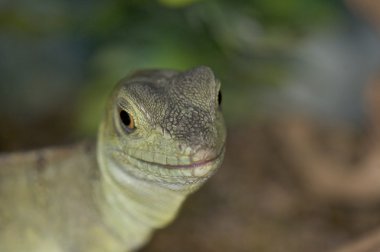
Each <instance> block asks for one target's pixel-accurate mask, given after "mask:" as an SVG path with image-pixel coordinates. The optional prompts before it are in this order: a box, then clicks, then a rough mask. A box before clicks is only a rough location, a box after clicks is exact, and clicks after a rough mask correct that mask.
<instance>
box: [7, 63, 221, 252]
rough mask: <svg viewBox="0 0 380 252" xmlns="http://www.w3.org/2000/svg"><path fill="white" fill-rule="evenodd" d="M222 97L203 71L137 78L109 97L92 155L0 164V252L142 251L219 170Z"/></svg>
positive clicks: (84, 148)
mask: <svg viewBox="0 0 380 252" xmlns="http://www.w3.org/2000/svg"><path fill="white" fill-rule="evenodd" d="M219 90H220V83H219V81H217V80H216V79H215V78H214V75H213V73H212V71H211V70H210V69H209V68H207V67H198V68H194V69H192V70H190V71H187V72H183V73H180V72H176V71H171V70H151V71H141V72H137V73H135V74H134V75H132V76H130V77H129V78H126V79H124V80H122V81H121V82H120V83H119V85H118V86H117V87H116V88H115V90H114V92H113V93H112V95H111V97H110V99H109V103H108V106H107V109H106V114H105V117H104V120H103V121H102V123H101V126H100V129H99V135H98V143H97V148H95V147H94V146H93V144H91V143H82V144H78V145H75V146H71V147H70V148H67V147H66V148H56V149H46V150H40V151H34V152H28V153H19V154H9V155H3V156H0V251H7V252H21V251H38V252H45V251H46V252H47V251H49V252H55V251H62V252H63V251H65V252H66V251H73V252H77V251H86V252H88V251H90V252H98V251H99V252H100V251H101V252H105V251H109V252H125V251H133V250H135V249H138V248H139V247H141V246H142V245H143V244H145V243H146V242H147V241H148V240H149V237H150V236H151V233H152V231H153V230H154V229H156V228H162V227H164V226H166V225H167V224H168V223H170V222H171V221H172V220H173V219H174V217H175V216H176V214H177V212H178V210H179V208H180V206H181V204H182V202H183V201H184V200H185V198H186V196H187V195H188V194H190V193H191V192H193V191H195V190H196V189H198V188H199V187H200V186H201V185H202V184H203V183H204V182H205V181H206V180H207V179H208V178H209V177H210V176H211V175H212V174H213V173H214V172H215V170H216V169H217V168H218V167H219V166H220V164H221V162H222V159H223V155H224V150H225V148H224V144H225V138H226V131H225V126H224V122H223V117H222V113H221V110H220V105H219V104H218V98H219V99H220V97H218V93H219ZM128 116H129V117H128ZM126 118H127V119H126Z"/></svg>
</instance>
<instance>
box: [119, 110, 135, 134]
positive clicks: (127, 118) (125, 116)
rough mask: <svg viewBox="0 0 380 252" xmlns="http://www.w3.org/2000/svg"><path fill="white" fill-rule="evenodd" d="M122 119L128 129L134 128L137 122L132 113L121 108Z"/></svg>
mask: <svg viewBox="0 0 380 252" xmlns="http://www.w3.org/2000/svg"><path fill="white" fill-rule="evenodd" d="M119 116H120V121H121V122H122V124H123V125H124V127H125V128H126V130H127V131H130V130H133V129H134V128H135V122H134V121H133V117H132V115H131V114H130V113H128V112H127V111H125V110H121V111H120V113H119Z"/></svg>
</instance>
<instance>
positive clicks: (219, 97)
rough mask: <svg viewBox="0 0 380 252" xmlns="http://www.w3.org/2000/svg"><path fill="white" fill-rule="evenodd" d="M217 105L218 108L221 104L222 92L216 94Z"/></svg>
mask: <svg viewBox="0 0 380 252" xmlns="http://www.w3.org/2000/svg"><path fill="white" fill-rule="evenodd" d="M218 104H219V106H220V105H221V104H222V92H221V91H219V92H218Z"/></svg>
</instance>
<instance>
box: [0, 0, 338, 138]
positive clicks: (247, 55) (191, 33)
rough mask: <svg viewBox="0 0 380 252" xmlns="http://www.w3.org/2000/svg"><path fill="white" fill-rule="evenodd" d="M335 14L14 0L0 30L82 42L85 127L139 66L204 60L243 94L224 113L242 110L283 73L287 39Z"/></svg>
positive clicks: (231, 4) (203, 3)
mask: <svg viewBox="0 0 380 252" xmlns="http://www.w3.org/2000/svg"><path fill="white" fill-rule="evenodd" d="M340 12H341V9H340V8H339V5H338V4H336V2H335V1H328V0H319V1H308V0H286V1H268V0H254V1H245V0H244V1H243V0H236V1H227V0H220V1H217V0H156V1H148V0H128V1H122V0H114V1H100V0H94V1H86V0H80V1H63V0H49V1H48V0H41V1H39V2H35V1H33V2H30V1H27V0H19V1H14V2H12V3H8V4H4V6H2V8H1V6H0V34H7V36H10V37H17V39H20V37H21V39H23V40H28V39H34V40H36V39H37V40H41V41H42V40H46V39H50V38H52V37H54V38H57V37H59V38H61V39H62V40H68V41H77V42H78V43H81V44H82V45H83V46H82V47H81V48H83V51H78V53H77V54H78V58H80V57H82V58H81V60H82V61H83V62H85V64H86V65H85V66H84V69H86V72H85V73H84V74H85V76H87V77H86V78H87V84H86V85H87V86H86V89H85V91H84V92H83V93H84V94H87V95H86V96H85V98H83V99H81V100H82V101H83V102H82V107H83V110H82V111H80V112H79V114H80V115H79V116H78V117H79V118H83V119H82V126H83V127H82V128H83V129H85V131H87V132H92V131H94V130H95V125H97V120H98V117H99V115H98V114H97V113H94V112H93V111H97V109H98V107H99V106H100V105H101V103H99V102H98V101H100V100H102V99H104V98H103V97H104V96H105V95H106V94H107V93H108V92H107V91H108V90H109V89H110V86H112V85H113V84H114V83H115V81H117V80H118V79H119V78H121V77H123V76H124V75H125V74H127V73H128V72H130V71H133V70H134V69H137V68H141V67H149V68H154V67H161V68H162V67H167V68H176V69H184V68H189V67H192V66H194V65H199V64H202V65H209V66H211V67H212V68H213V69H214V70H215V71H216V74H217V75H218V76H219V77H220V78H221V79H222V82H223V85H224V86H225V88H226V90H234V91H235V92H240V94H241V96H242V97H243V99H246V102H245V103H244V104H243V103H241V102H236V101H237V100H236V101H235V99H236V97H239V95H238V93H236V94H234V95H231V99H233V100H228V99H226V103H229V105H227V106H228V107H229V108H231V109H226V110H227V111H226V112H227V117H229V116H230V115H232V114H234V113H233V111H237V110H239V111H244V110H247V104H249V103H250V100H252V99H253V96H252V95H251V94H252V93H253V89H254V88H256V87H257V86H260V85H277V84H278V83H279V81H280V80H281V79H282V78H284V76H285V75H286V72H287V71H286V66H287V63H288V62H289V61H290V60H291V59H290V57H289V55H290V54H289V52H291V51H292V50H293V47H294V45H295V44H296V43H295V42H296V41H297V40H299V39H302V36H303V35H304V34H307V33H308V32H310V29H315V28H316V27H318V26H321V25H326V24H329V23H331V22H334V20H336V19H337V18H339V13H340ZM0 43H1V41H0ZM65 71H66V69H62V74H63V75H64V74H67V73H66V72H65ZM227 98H228V95H227ZM238 104H241V105H238ZM248 107H249V106H248ZM248 110H251V109H248ZM89 111H92V112H91V113H90V112H89ZM99 114H101V113H99ZM88 115H90V116H88Z"/></svg>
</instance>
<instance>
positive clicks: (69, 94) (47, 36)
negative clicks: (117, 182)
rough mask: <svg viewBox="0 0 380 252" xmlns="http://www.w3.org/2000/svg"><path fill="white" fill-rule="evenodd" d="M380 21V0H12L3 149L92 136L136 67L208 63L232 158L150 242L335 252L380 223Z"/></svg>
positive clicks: (0, 106)
mask: <svg viewBox="0 0 380 252" xmlns="http://www.w3.org/2000/svg"><path fill="white" fill-rule="evenodd" d="M379 17H380V4H379V2H377V1H376V0H346V1H338V0H317V1H308V0H284V1H268V0H252V1H241V0H237V1H227V0H222V1H214V0H151V1H148V0H139V1H138V0H129V1H121V0H113V1H100V0H92V1H88V0H77V1H67V0H66V1H64V0H41V1H27V0H12V1H6V0H0V152H8V151H16V150H27V149H32V148H37V147H43V146H50V145H59V144H65V143H70V142H73V141H76V140H79V139H82V138H94V137H95V134H96V131H97V127H98V122H99V120H100V118H101V116H102V114H103V111H104V104H105V100H106V98H107V95H108V94H109V92H110V91H111V89H112V87H113V86H114V85H115V83H116V82H117V81H118V80H119V79H121V78H122V77H124V76H125V75H126V74H128V73H130V72H131V71H133V70H136V69H141V68H174V69H180V70H181V69H182V70H184V69H187V68H191V67H194V66H196V65H207V66H210V67H211V68H212V69H213V70H214V72H215V74H216V76H217V77H218V78H219V79H220V80H221V81H222V85H223V111H224V114H225V118H226V123H227V126H228V130H229V138H228V151H227V156H226V161H225V164H224V165H223V167H222V168H221V170H220V172H219V173H218V174H217V175H216V176H215V178H213V179H211V181H210V183H208V184H207V185H206V186H205V187H204V188H202V189H201V191H200V192H199V193H197V194H194V195H193V196H192V197H191V199H190V200H189V201H188V202H186V204H185V206H184V209H183V213H182V214H181V215H180V217H179V219H178V220H176V222H175V223H174V224H173V225H171V226H170V227H169V228H167V229H165V230H162V231H159V232H158V234H157V235H156V236H155V237H154V239H153V241H152V242H151V243H150V244H149V245H148V247H146V248H144V249H143V251H329V250H332V249H334V248H336V247H338V246H340V245H342V244H345V243H346V242H348V241H350V240H352V239H355V238H356V237H360V236H365V235H366V233H367V232H369V231H371V230H374V229H376V227H377V225H379V226H380V216H377V215H378V213H379V210H380V171H379V170H380V161H379V159H380V158H379V156H380V148H379V142H380V138H379V134H380V116H379V115H380V88H379V85H380V37H379V33H378V32H380V18H379ZM226 185H227V186H226Z"/></svg>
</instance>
